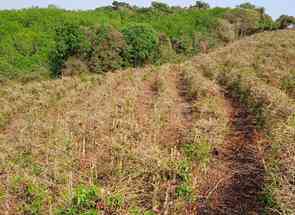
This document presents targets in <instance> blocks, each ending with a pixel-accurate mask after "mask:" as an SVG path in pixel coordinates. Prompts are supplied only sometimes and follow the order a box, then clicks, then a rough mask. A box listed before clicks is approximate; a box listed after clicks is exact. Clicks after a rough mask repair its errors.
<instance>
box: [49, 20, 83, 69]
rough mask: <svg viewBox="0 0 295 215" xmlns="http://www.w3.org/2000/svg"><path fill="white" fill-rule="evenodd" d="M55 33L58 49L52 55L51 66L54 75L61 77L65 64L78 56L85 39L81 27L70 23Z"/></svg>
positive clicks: (64, 24)
mask: <svg viewBox="0 0 295 215" xmlns="http://www.w3.org/2000/svg"><path fill="white" fill-rule="evenodd" d="M55 32H56V35H55V41H56V47H55V50H53V51H52V52H51V54H50V64H51V69H52V72H53V73H54V75H60V74H61V67H62V65H63V64H64V62H65V61H66V60H67V59H68V58H69V57H70V56H74V55H77V54H78V52H79V49H80V47H81V44H82V41H83V39H84V37H83V34H82V31H81V29H80V27H79V25H77V24H74V23H70V22H66V23H63V24H62V25H59V26H58V27H57V28H56V29H55Z"/></svg>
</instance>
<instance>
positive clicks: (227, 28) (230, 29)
mask: <svg viewBox="0 0 295 215" xmlns="http://www.w3.org/2000/svg"><path fill="white" fill-rule="evenodd" d="M216 32H217V35H218V37H219V38H220V39H221V40H222V41H223V42H231V41H233V40H234V39H235V36H236V35H235V28H234V26H233V25H232V24H231V23H230V22H229V21H227V20H225V19H218V20H217V24H216Z"/></svg>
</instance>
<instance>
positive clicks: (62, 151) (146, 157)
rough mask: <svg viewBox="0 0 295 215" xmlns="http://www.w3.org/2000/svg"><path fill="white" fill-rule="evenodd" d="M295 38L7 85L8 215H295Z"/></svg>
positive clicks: (2, 120)
mask: <svg viewBox="0 0 295 215" xmlns="http://www.w3.org/2000/svg"><path fill="white" fill-rule="evenodd" d="M293 36H294V32H293V31H279V32H271V33H262V34H258V35H257V36H252V37H250V38H247V39H245V40H243V41H238V42H235V43H232V44H231V45H229V46H228V47H226V48H222V49H218V50H216V51H214V52H211V53H209V54H203V55H200V56H197V57H195V58H194V59H192V60H191V61H188V62H185V63H182V64H175V65H172V64H167V65H163V66H160V67H157V66H149V67H146V68H143V69H129V70H125V71H118V72H116V73H108V74H106V75H103V76H89V75H83V76H80V77H76V78H65V79H63V80H54V81H46V82H39V83H37V82H35V83H33V82H32V83H30V84H26V85H21V84H17V83H13V84H12V83H11V84H6V85H5V86H3V87H2V86H1V89H0V94H1V98H0V101H1V104H2V106H1V110H0V124H1V130H0V171H1V174H0V181H1V186H0V197H1V198H0V208H1V211H6V212H7V213H8V214H62V215H64V214H67V215H68V214H82V213H88V214H97V213H102V214H130V215H137V214H145V215H149V214H163V215H168V214H196V213H199V214H247V213H250V212H253V213H257V214H261V213H268V214H293V213H294V210H295V209H294V205H295V204H294V200H295V196H294V193H295V192H294V173H295V170H294V168H293V166H294V164H295V163H294V162H295V160H294V158H295V148H294V139H295V132H294V131H295V122H294V113H295V104H294V101H293V99H294V97H293V91H292V90H293V88H294V89H295V87H294V86H293V82H292V80H293V79H291V78H287V77H291V76H292V68H293V65H294V64H293V63H294V59H295V58H294V54H295V53H294V52H293V49H290V46H292V47H293V45H294V41H293V40H292V39H290V38H292V37H293ZM271 40H272V42H269V41H271ZM233 56H234V57H233ZM97 77H99V78H97ZM286 80H287V81H286ZM286 86H287V87H286Z"/></svg>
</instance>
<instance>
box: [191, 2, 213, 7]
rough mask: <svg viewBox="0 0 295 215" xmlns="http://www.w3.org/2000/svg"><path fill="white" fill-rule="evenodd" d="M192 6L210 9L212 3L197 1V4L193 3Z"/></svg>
mask: <svg viewBox="0 0 295 215" xmlns="http://www.w3.org/2000/svg"><path fill="white" fill-rule="evenodd" d="M192 7H193V8H198V9H209V8H210V5H209V4H208V3H206V2H203V1H196V3H195V5H193V6H192Z"/></svg>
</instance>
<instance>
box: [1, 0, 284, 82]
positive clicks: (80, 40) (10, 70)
mask: <svg viewBox="0 0 295 215" xmlns="http://www.w3.org/2000/svg"><path fill="white" fill-rule="evenodd" d="M218 20H219V21H218ZM220 20H223V21H220ZM132 23H137V24H132ZM286 23H287V24H288V23H290V22H289V19H286V18H285V19H283V18H281V21H280V20H279V21H278V22H277V23H275V22H273V21H272V19H271V18H270V17H269V16H268V15H267V14H265V11H264V10H263V9H262V8H257V7H254V6H252V7H250V6H248V5H246V6H245V5H244V6H240V7H238V8H236V9H229V8H210V7H209V5H207V4H206V3H204V2H202V1H197V2H196V3H195V5H193V6H191V7H188V8H181V7H170V6H169V5H167V4H163V3H159V2H153V3H152V4H151V6H150V7H148V8H140V7H135V6H131V5H129V4H127V3H124V2H119V1H115V2H114V3H113V4H112V6H109V7H101V8H96V9H95V10H89V11H67V10H63V9H60V8H58V7H55V6H53V5H50V6H49V7H48V8H46V9H45V8H43V9H40V8H30V9H23V10H11V11H9V10H8V11H0V78H1V79H13V78H16V77H18V76H21V77H24V76H28V77H31V78H33V77H37V76H43V75H44V74H50V73H53V74H54V75H60V74H61V72H62V70H63V69H64V67H66V66H67V65H72V64H73V58H71V62H70V63H67V60H68V59H69V57H74V58H78V59H79V60H80V61H81V62H83V63H85V64H87V66H88V67H89V70H90V71H93V72H101V71H103V72H105V71H112V70H114V69H118V68H121V67H125V66H128V65H129V66H142V65H144V64H145V63H159V62H160V63H161V62H167V60H168V59H175V58H174V57H170V55H171V56H172V55H173V52H176V53H177V54H178V56H181V57H183V56H191V55H192V54H196V53H197V52H199V51H200V50H202V49H203V48H200V43H202V44H209V45H208V47H212V46H215V45H218V44H220V43H219V42H222V43H223V42H227V41H230V40H232V38H233V32H232V31H234V32H235V36H236V34H238V36H243V35H248V34H252V33H255V32H257V31H260V30H272V29H274V28H275V27H278V26H281V27H284V26H286ZM94 26H99V27H94ZM111 26H113V27H111ZM161 35H166V36H167V38H166V39H165V40H161V38H160V36H161ZM196 35H197V36H196ZM235 38H237V37H235ZM162 39H163V38H162ZM161 42H164V43H165V44H163V43H161ZM170 43H171V44H172V48H173V49H174V50H172V52H171V46H170ZM165 47H167V48H168V50H167V51H166V50H164V48H165ZM166 54H167V55H166ZM111 62H112V64H111ZM79 64H80V63H79ZM40 71H41V72H40ZM33 74H37V75H33ZM45 76H46V75H45Z"/></svg>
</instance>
